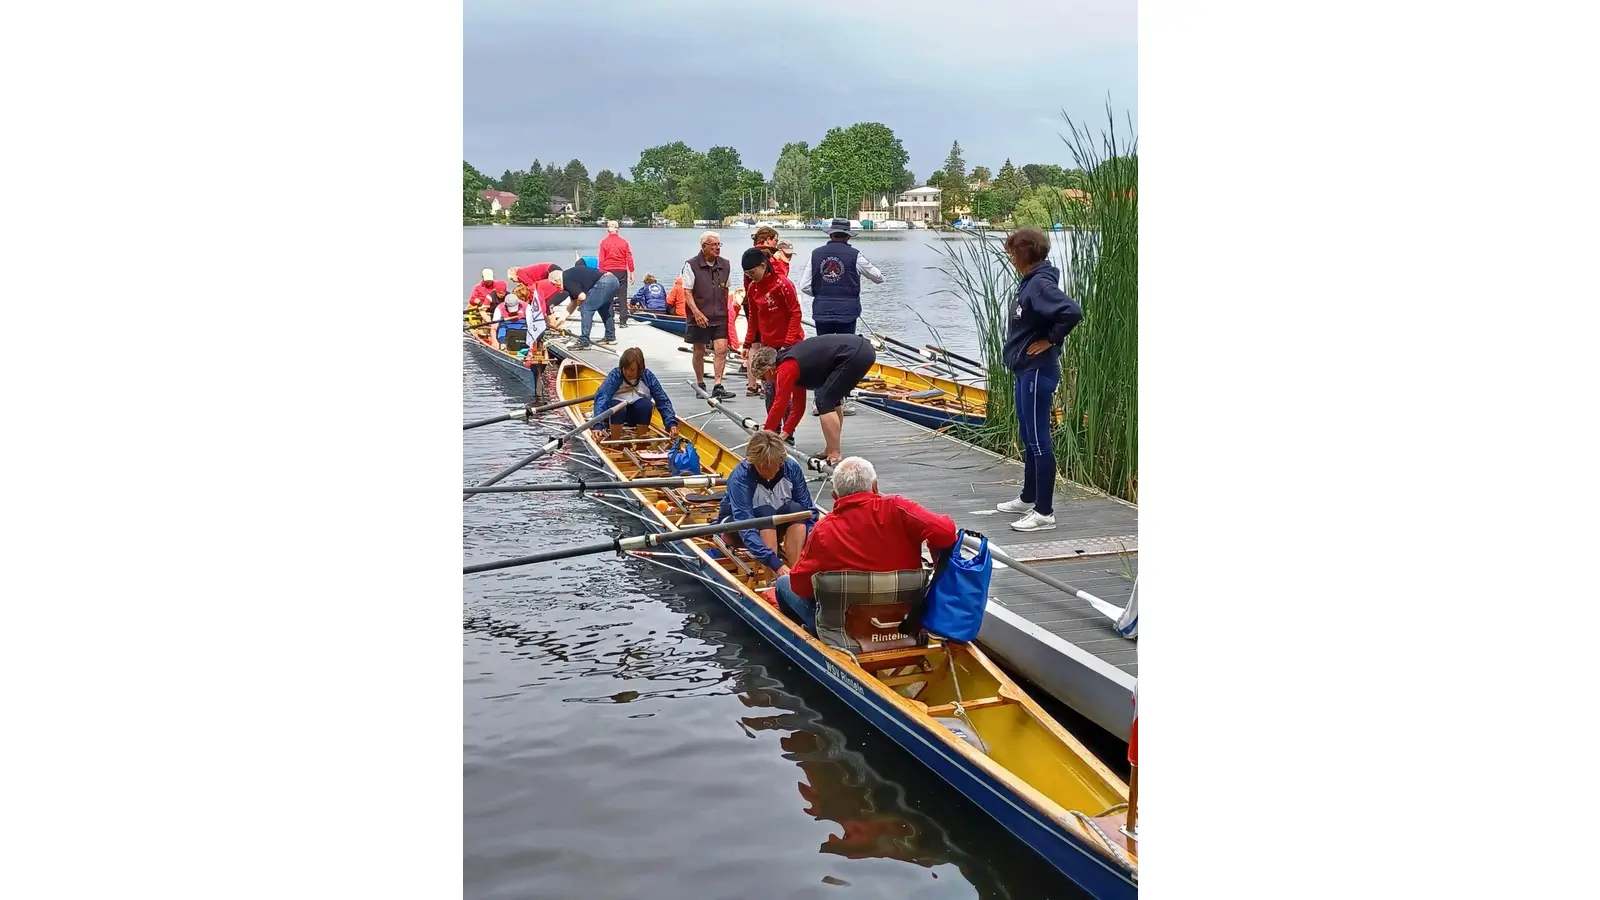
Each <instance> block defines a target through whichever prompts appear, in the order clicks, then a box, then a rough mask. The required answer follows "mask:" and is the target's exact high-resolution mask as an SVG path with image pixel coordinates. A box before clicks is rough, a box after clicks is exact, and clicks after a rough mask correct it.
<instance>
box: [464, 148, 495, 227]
mask: <svg viewBox="0 0 1600 900" xmlns="http://www.w3.org/2000/svg"><path fill="white" fill-rule="evenodd" d="M488 189H489V179H487V178H484V177H483V173H482V172H479V171H478V170H477V169H475V168H473V167H472V163H469V162H467V161H466V160H462V161H461V217H462V218H463V219H478V218H482V217H484V216H486V215H488V214H489V204H488V203H486V202H485V201H484V199H483V195H482V194H481V193H480V191H486V190H488Z"/></svg>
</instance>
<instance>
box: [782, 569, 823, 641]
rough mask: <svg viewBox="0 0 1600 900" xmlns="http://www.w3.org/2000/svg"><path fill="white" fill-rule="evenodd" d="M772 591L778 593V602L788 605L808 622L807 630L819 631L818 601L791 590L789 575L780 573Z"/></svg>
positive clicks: (802, 619)
mask: <svg viewBox="0 0 1600 900" xmlns="http://www.w3.org/2000/svg"><path fill="white" fill-rule="evenodd" d="M772 592H773V593H775V594H777V595H778V602H779V603H782V604H783V605H784V606H785V607H788V609H789V611H790V612H792V613H794V614H795V615H797V616H799V617H800V621H802V622H804V623H806V630H807V631H809V632H811V633H812V634H816V633H817V603H816V601H815V600H807V599H805V598H804V597H802V596H800V595H799V594H796V593H795V592H794V591H791V590H789V576H787V575H779V576H778V580H777V581H775V582H773V584H772Z"/></svg>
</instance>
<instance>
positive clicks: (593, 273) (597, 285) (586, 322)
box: [550, 260, 619, 350]
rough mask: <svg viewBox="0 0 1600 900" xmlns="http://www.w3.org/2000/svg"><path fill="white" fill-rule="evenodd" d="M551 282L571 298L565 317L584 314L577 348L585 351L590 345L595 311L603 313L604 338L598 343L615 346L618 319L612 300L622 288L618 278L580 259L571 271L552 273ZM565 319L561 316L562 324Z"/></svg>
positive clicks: (579, 324)
mask: <svg viewBox="0 0 1600 900" xmlns="http://www.w3.org/2000/svg"><path fill="white" fill-rule="evenodd" d="M550 281H551V282H552V283H553V284H554V285H555V286H556V287H558V288H560V289H561V290H564V291H566V292H567V296H568V297H569V298H570V299H569V300H568V301H567V310H566V316H570V315H572V311H573V310H574V309H578V310H581V312H582V318H581V319H579V321H578V326H579V329H580V332H579V334H578V343H577V349H579V350H583V349H586V348H587V347H588V346H589V331H590V330H591V326H592V325H593V323H594V314H595V313H596V312H599V313H600V318H601V320H602V322H604V324H605V337H603V338H601V339H600V340H599V342H598V343H600V344H601V345H602V346H607V347H609V346H613V345H615V344H616V342H617V326H616V320H615V319H613V318H612V317H611V300H612V298H614V297H615V296H616V295H617V290H618V288H619V285H618V283H617V276H615V275H612V274H611V273H610V272H602V271H600V270H599V269H596V268H593V267H590V266H588V265H585V264H584V263H583V262H582V261H581V260H580V261H578V262H576V263H573V264H572V267H571V268H569V269H564V270H561V271H552V272H551V273H550ZM566 316H562V317H561V322H565V321H566Z"/></svg>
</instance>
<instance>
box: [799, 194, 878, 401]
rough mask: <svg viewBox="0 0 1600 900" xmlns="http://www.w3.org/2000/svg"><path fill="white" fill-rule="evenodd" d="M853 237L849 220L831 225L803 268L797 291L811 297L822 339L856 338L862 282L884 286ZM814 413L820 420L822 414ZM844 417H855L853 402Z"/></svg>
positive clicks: (875, 268) (812, 314)
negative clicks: (836, 336) (827, 336)
mask: <svg viewBox="0 0 1600 900" xmlns="http://www.w3.org/2000/svg"><path fill="white" fill-rule="evenodd" d="M853 237H855V232H853V231H851V230H850V220H849V219H834V220H833V221H832V222H831V223H830V224H829V225H828V242H827V243H826V244H823V245H822V246H821V247H818V248H817V249H815V250H813V251H811V261H810V263H809V264H808V265H806V266H803V267H802V268H801V271H800V283H799V284H797V285H796V287H797V288H798V289H799V291H800V293H802V294H809V295H811V297H812V301H811V321H813V322H815V323H816V324H817V334H819V335H823V334H855V333H856V321H857V320H858V319H860V318H861V279H862V278H863V277H865V278H867V279H869V280H871V281H872V283H873V284H883V273H882V272H880V271H878V267H877V266H875V265H873V264H872V262H871V260H869V259H867V257H866V256H865V255H864V254H862V252H861V251H860V250H857V249H856V248H855V247H852V246H850V239H851V238H853ZM815 412H816V414H817V416H818V418H821V416H822V410H820V409H819V410H816V411H815ZM844 414H845V415H847V416H848V415H854V414H855V401H854V400H851V401H849V402H847V403H846V404H845V407H844Z"/></svg>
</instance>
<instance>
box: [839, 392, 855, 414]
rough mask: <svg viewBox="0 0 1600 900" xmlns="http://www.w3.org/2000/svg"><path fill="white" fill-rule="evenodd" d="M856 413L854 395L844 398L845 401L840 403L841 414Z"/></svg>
mask: <svg viewBox="0 0 1600 900" xmlns="http://www.w3.org/2000/svg"><path fill="white" fill-rule="evenodd" d="M855 414H856V400H855V398H854V397H846V398H844V403H842V404H840V405H839V415H841V416H853V415H855Z"/></svg>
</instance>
